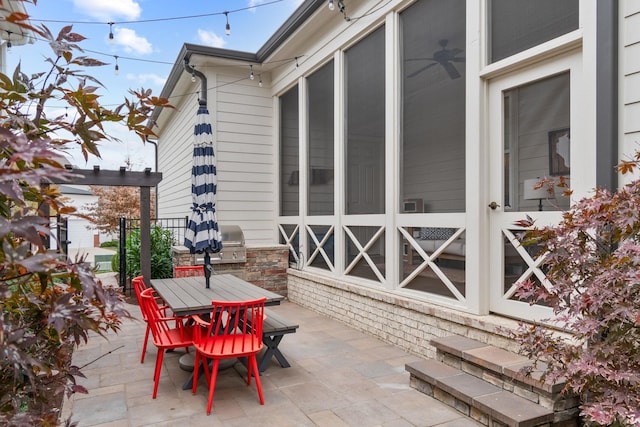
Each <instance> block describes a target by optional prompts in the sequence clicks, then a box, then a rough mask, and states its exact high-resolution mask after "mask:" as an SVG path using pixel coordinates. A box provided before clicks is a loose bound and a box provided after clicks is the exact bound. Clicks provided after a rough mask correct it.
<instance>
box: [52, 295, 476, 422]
mask: <svg viewBox="0 0 640 427" xmlns="http://www.w3.org/2000/svg"><path fill="white" fill-rule="evenodd" d="M128 308H129V309H130V312H131V313H132V314H133V315H134V316H135V317H136V318H139V317H140V316H139V314H140V312H139V310H138V307H137V306H135V305H131V306H129V307H128ZM275 310H277V311H278V313H280V314H282V315H284V316H285V317H287V318H289V319H291V320H295V321H296V322H299V324H300V328H299V329H298V331H297V333H295V334H290V335H287V336H286V338H285V339H284V340H283V341H282V344H281V349H282V351H283V352H284V353H285V355H286V357H287V359H288V360H289V362H290V363H291V365H292V366H291V367H290V368H286V369H283V368H281V367H280V366H279V365H277V362H275V360H273V361H272V362H271V365H270V366H269V368H268V369H267V370H266V371H265V372H264V374H263V376H262V387H263V390H264V396H265V405H264V406H261V405H260V404H259V402H258V397H257V394H256V391H255V387H247V386H246V383H245V382H244V379H243V377H242V375H240V374H239V372H240V373H241V374H244V372H245V370H244V367H243V366H242V365H241V364H239V363H238V364H236V365H235V366H234V367H233V368H230V369H226V370H224V371H221V372H220V375H219V377H218V381H217V386H216V395H215V399H214V402H213V411H212V414H211V415H210V416H207V415H206V414H205V407H206V392H207V387H206V385H205V384H204V380H203V379H201V381H200V384H199V387H198V392H197V395H196V396H193V395H192V394H191V392H190V391H185V390H182V384H183V383H184V382H185V380H186V379H187V377H188V376H189V372H186V371H184V370H182V369H180V367H179V363H178V359H179V357H180V356H181V355H182V354H183V351H175V352H172V353H167V354H166V355H165V359H164V366H163V370H162V377H161V380H160V385H159V389H158V397H157V399H155V400H153V399H152V398H151V393H152V388H153V380H152V376H153V364H154V360H155V354H154V353H155V351H156V349H155V347H154V346H153V344H152V343H150V344H149V345H148V348H147V357H146V359H145V363H144V364H140V351H141V349H142V339H143V337H144V329H145V324H144V323H143V322H142V321H140V320H126V321H125V322H124V324H123V326H122V330H121V331H120V333H119V334H117V335H111V336H109V340H105V339H103V338H100V337H95V338H93V339H91V340H90V341H89V343H88V344H87V345H85V346H82V347H81V348H80V349H77V350H76V351H75V353H74V357H73V362H74V364H75V365H77V366H82V365H84V364H87V363H90V364H89V365H88V366H87V367H86V368H84V369H83V372H84V374H85V375H86V376H87V378H86V379H80V383H81V384H83V385H85V386H86V387H87V388H88V389H89V394H88V395H76V396H74V397H72V399H70V400H67V401H65V403H64V406H63V410H62V417H63V419H66V418H67V417H69V415H70V414H71V419H72V421H76V422H78V426H79V427H83V426H146V425H154V426H158V425H160V426H162V425H166V426H169V425H172V426H173V425H178V424H182V425H185V426H186V425H189V426H198V425H208V426H210V425H220V426H223V425H224V426H236V425H237V426H247V425H263V426H279V427H282V426H331V427H334V426H435V425H438V426H479V425H480V424H478V423H476V422H474V421H473V420H471V419H468V418H466V417H464V416H462V415H461V414H460V413H458V412H457V411H455V410H454V409H452V408H450V407H448V406H446V405H445V404H443V403H441V402H438V401H437V400H435V399H432V398H430V397H428V396H426V395H424V394H422V393H420V392H418V391H416V390H414V389H412V388H410V387H409V374H408V373H407V372H406V371H405V364H406V363H408V362H412V361H415V360H417V358H416V357H414V356H412V355H409V354H407V353H405V352H404V351H402V350H400V349H399V348H396V347H394V346H392V345H389V344H386V343H383V342H382V341H380V340H378V339H376V338H373V337H370V336H368V335H366V334H364V333H362V332H359V331H357V330H355V329H351V328H349V327H347V326H345V325H344V324H342V323H340V322H337V321H334V320H331V319H329V318H327V317H324V316H322V315H320V314H318V313H315V312H313V311H311V310H308V309H306V308H303V307H300V306H298V305H296V304H294V303H291V302H284V303H283V304H281V305H280V306H279V307H276V308H275ZM109 352H112V353H109ZM107 353H109V354H107ZM100 356H103V357H101V358H100V359H99V360H95V359H97V358H98V357H100ZM94 360H95V361H94ZM92 361H94V362H92ZM91 362H92V363H91Z"/></svg>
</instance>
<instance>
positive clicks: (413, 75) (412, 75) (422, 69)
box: [407, 62, 438, 78]
mask: <svg viewBox="0 0 640 427" xmlns="http://www.w3.org/2000/svg"><path fill="white" fill-rule="evenodd" d="M434 65H438V63H437V62H432V63H431V64H429V65H425V66H424V67H422V68H418V69H417V70H416V71H414V72H413V73H411V74H409V75H407V77H408V78H411V77H415V76H417V75H418V74H420V73H421V72H423V71H424V70H427V69H429V68H431V67H433V66H434Z"/></svg>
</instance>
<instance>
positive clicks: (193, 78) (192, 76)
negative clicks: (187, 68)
mask: <svg viewBox="0 0 640 427" xmlns="http://www.w3.org/2000/svg"><path fill="white" fill-rule="evenodd" d="M191 81H192V82H193V83H195V82H196V75H195V74H194V73H191Z"/></svg>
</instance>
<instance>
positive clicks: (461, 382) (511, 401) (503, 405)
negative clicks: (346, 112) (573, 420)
mask: <svg viewBox="0 0 640 427" xmlns="http://www.w3.org/2000/svg"><path fill="white" fill-rule="evenodd" d="M405 368H406V370H407V371H408V372H409V373H411V374H412V375H414V376H415V377H416V378H418V379H420V380H422V381H424V382H426V383H429V384H430V385H431V386H432V387H434V388H438V389H441V390H443V391H445V392H447V393H448V394H450V395H452V396H454V397H455V398H456V399H458V400H460V401H462V402H464V403H466V404H467V405H469V406H471V407H474V408H477V409H478V410H480V411H482V412H483V413H485V414H487V415H490V416H491V417H492V418H493V419H495V420H498V421H500V422H502V423H504V424H506V425H508V426H517V427H528V426H536V425H540V424H544V423H547V422H552V421H553V417H554V413H553V411H552V410H551V409H547V408H543V407H542V406H540V405H537V404H535V403H533V402H531V401H529V400H526V399H524V398H522V397H519V396H516V395H514V394H513V393H510V392H508V391H505V390H502V389H501V388H500V387H496V386H495V385H493V384H490V383H488V382H486V381H484V380H481V379H480V378H477V377H474V376H473V375H470V374H467V373H465V372H462V371H461V370H459V369H456V368H453V367H451V366H448V365H445V364H444V363H441V362H438V361H435V360H421V361H417V362H413V363H409V364H407V365H406V367H405Z"/></svg>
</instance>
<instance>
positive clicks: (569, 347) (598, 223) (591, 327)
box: [515, 157, 640, 425]
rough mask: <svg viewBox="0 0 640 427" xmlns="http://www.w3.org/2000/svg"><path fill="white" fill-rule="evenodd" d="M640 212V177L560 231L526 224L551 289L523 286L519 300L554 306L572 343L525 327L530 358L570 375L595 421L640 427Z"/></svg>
mask: <svg viewBox="0 0 640 427" xmlns="http://www.w3.org/2000/svg"><path fill="white" fill-rule="evenodd" d="M637 161H638V158H637V157H636V164H637ZM633 167H634V165H633V164H630V163H629V162H625V163H623V164H621V165H620V169H621V170H623V171H625V170H632V169H633ZM639 207H640V180H636V181H634V182H632V183H630V184H628V185H626V186H624V187H623V188H622V189H620V190H619V191H618V192H615V193H611V192H609V191H607V190H604V189H596V190H595V192H594V194H593V196H591V197H588V198H584V199H582V200H580V201H579V202H577V203H576V204H575V205H573V206H572V208H571V209H570V210H568V211H566V212H564V213H563V216H562V221H561V222H560V223H559V224H557V225H555V226H547V227H540V228H538V227H535V226H534V223H533V221H532V220H531V218H527V219H526V220H523V221H520V222H518V225H520V226H523V227H532V228H531V229H530V230H528V231H526V232H524V233H523V234H522V235H521V240H522V242H523V244H525V245H530V244H537V245H540V247H541V249H542V251H544V252H541V253H545V255H544V256H545V259H544V266H543V268H544V269H545V272H546V275H547V278H548V279H549V280H550V282H551V286H550V287H548V288H547V287H545V286H543V285H542V284H541V283H540V282H533V281H530V280H528V281H525V282H523V283H519V284H518V293H517V295H518V296H519V297H520V298H523V299H529V300H531V302H532V303H536V302H540V303H544V304H546V305H548V306H550V307H551V308H552V309H553V319H547V320H552V321H553V323H554V324H555V325H556V326H560V327H561V328H563V329H566V330H567V331H570V332H571V333H572V339H571V340H567V339H563V338H561V337H559V336H558V335H559V334H554V330H553V329H552V328H550V327H548V326H545V325H541V324H534V325H521V326H520V329H519V331H518V333H517V334H516V336H515V337H516V339H517V341H518V342H519V343H520V344H521V346H522V350H523V353H524V354H526V355H527V356H529V357H531V358H532V359H534V360H536V361H541V362H543V364H542V365H541V366H547V369H546V375H545V376H546V377H547V378H549V379H556V378H560V377H565V378H566V380H567V387H568V389H570V390H571V391H573V392H575V393H577V394H578V395H579V396H580V397H581V415H582V416H583V417H584V419H585V420H586V421H587V422H589V423H596V424H601V425H640V409H639V408H640V209H639Z"/></svg>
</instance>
